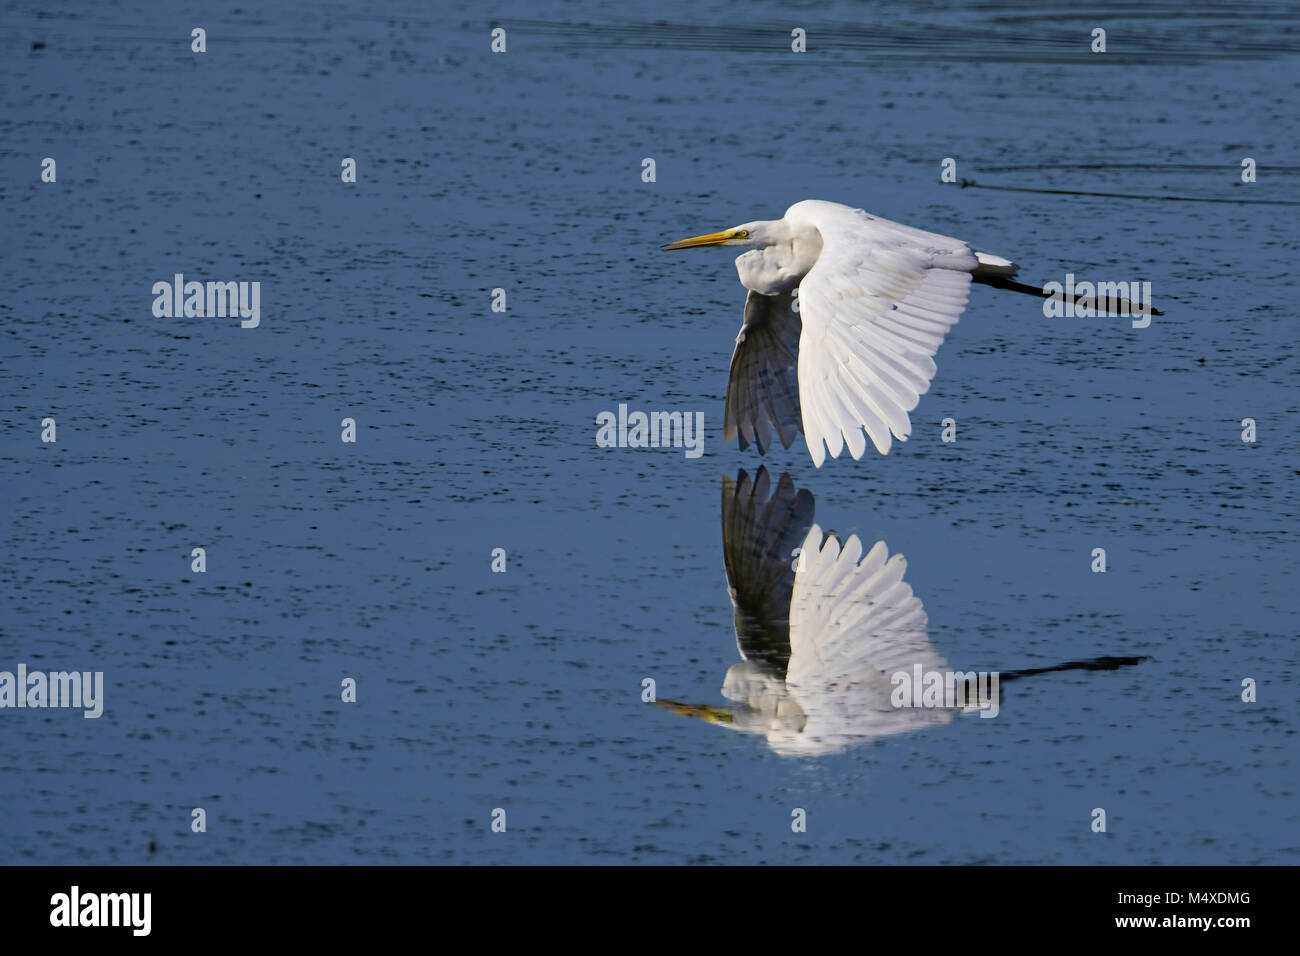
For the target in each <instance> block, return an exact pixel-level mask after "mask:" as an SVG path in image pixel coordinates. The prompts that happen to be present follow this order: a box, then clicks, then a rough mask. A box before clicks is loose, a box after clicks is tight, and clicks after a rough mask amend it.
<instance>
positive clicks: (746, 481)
mask: <svg viewBox="0 0 1300 956" xmlns="http://www.w3.org/2000/svg"><path fill="white" fill-rule="evenodd" d="M769 493H770V497H769ZM813 510H814V501H813V496H812V494H811V493H810V492H808V491H807V490H806V489H805V490H801V491H796V490H795V487H794V483H793V482H792V481H791V480H790V476H789V475H786V474H783V475H782V476H781V478H780V480H779V481H778V482H777V486H776V489H775V490H774V491H773V490H772V487H771V480H770V478H769V477H768V473H767V470H766V469H764V468H760V469H759V470H758V474H757V475H756V476H755V477H754V479H753V481H752V482H751V480H750V478H749V476H748V475H747V474H746V473H745V472H744V471H742V472H740V474H739V476H738V477H737V480H736V481H734V482H733V481H731V480H730V479H729V478H724V479H723V481H722V551H723V559H724V562H725V564H726V569H727V583H728V585H729V591H730V594H731V601H732V604H733V606H734V608H735V622H734V623H735V629H736V643H737V646H738V648H739V650H740V656H741V661H740V662H739V663H737V664H734V665H733V666H732V667H731V669H730V670H728V671H727V676H726V678H725V679H724V681H723V684H722V695H723V696H724V697H726V698H727V699H728V700H730V701H733V702H734V703H735V704H737V705H739V706H736V707H712V706H707V705H706V706H696V705H690V704H684V703H680V702H678V701H672V700H660V701H658V702H657V703H659V705H660V706H663V707H666V708H668V709H670V710H672V711H674V712H676V713H679V714H684V715H686V716H690V717H699V718H702V719H704V720H708V721H710V722H712V723H716V724H718V725H720V726H723V727H727V728H730V729H732V730H739V731H744V732H746V733H754V734H762V735H764V736H765V737H766V738H767V742H768V744H769V745H770V746H771V747H772V749H773V750H775V751H777V752H778V753H782V754H788V755H794V754H822V753H834V752H836V751H840V750H843V749H844V748H846V747H847V746H849V745H850V744H852V743H856V742H861V741H866V740H870V739H873V738H876V737H884V736H889V735H892V734H900V733H906V732H907V731H911V730H917V729H921V728H923V727H927V726H930V725H933V724H938V723H945V722H947V721H950V720H952V719H953V716H954V715H955V714H956V713H957V710H958V709H954V708H943V707H901V708H900V707H895V706H894V705H893V702H892V700H891V694H892V691H893V690H894V685H893V684H892V683H891V680H890V678H891V676H892V675H893V674H895V673H897V672H899V671H906V672H911V671H913V669H914V668H915V667H916V665H918V664H919V665H921V669H922V670H923V671H926V672H932V671H933V672H938V671H945V670H947V667H948V665H947V663H946V662H945V661H944V660H943V658H942V657H941V656H940V655H939V653H938V651H936V650H935V648H934V645H933V644H931V643H930V639H929V636H928V635H927V633H926V615H925V609H924V608H923V607H922V606H921V602H920V600H919V599H918V598H917V597H916V596H915V595H914V594H913V593H912V589H911V587H910V586H908V584H907V583H906V582H905V581H904V580H903V575H904V573H905V571H906V570H907V562H906V561H905V560H904V559H903V557H902V555H898V554H895V555H894V556H892V557H890V556H889V554H888V549H887V548H886V547H885V543H884V542H883V541H878V542H876V544H875V546H874V547H872V548H871V549H870V550H869V551H866V553H865V554H864V553H863V552H864V549H863V547H862V544H861V542H859V540H858V538H857V536H856V535H854V536H851V537H849V538H848V539H847V540H846V541H844V542H843V543H841V542H840V540H839V539H838V538H837V537H836V536H835V535H834V534H827V533H825V532H823V531H822V529H821V528H820V527H818V526H817V525H816V524H815V523H814V522H813ZM1138 660H1139V659H1138V658H1100V659H1098V660H1094V661H1075V662H1070V663H1068V664H1061V665H1056V666H1054V667H1045V668H1038V669H1035V670H1033V671H1020V672H1015V673H1003V674H1002V675H1001V680H1002V682H1004V683H1005V682H1006V681H1007V680H1011V679H1014V678H1015V677H1018V676H1024V675H1025V674H1029V673H1044V672H1047V671H1052V670H1071V669H1113V668H1115V667H1119V666H1123V665H1125V664H1135V663H1137V661H1138Z"/></svg>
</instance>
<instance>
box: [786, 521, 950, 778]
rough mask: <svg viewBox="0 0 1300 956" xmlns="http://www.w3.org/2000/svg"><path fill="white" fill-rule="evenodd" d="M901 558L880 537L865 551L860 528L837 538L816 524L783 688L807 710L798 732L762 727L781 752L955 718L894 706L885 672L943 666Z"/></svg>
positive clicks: (794, 606)
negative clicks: (777, 730) (769, 729)
mask: <svg viewBox="0 0 1300 956" xmlns="http://www.w3.org/2000/svg"><path fill="white" fill-rule="evenodd" d="M906 570H907V562H906V561H905V560H904V559H903V556H902V555H899V554H896V555H894V556H893V557H892V558H891V557H889V552H888V549H887V548H886V547H885V543H884V542H883V541H878V542H876V545H875V547H873V548H872V549H871V551H870V552H869V553H867V554H866V556H863V554H862V543H861V542H860V541H859V540H858V538H857V535H853V536H852V537H850V538H849V539H848V540H847V541H846V542H845V543H844V545H843V547H841V546H840V542H839V539H838V538H836V537H835V536H833V535H825V534H823V533H822V529H821V528H820V527H818V526H817V525H813V526H812V529H811V530H810V531H809V532H808V537H807V538H806V539H805V540H804V544H803V548H802V551H801V554H800V567H799V569H798V571H797V573H796V574H795V579H794V594H793V597H792V598H791V601H790V663H789V665H788V668H787V672H786V678H785V683H786V689H787V690H788V692H789V694H790V696H791V697H792V698H793V699H794V700H796V701H797V702H798V704H799V706H800V707H801V708H802V710H803V713H804V714H805V715H806V722H805V724H804V726H803V727H802V729H801V730H800V732H798V733H791V732H789V731H785V730H784V729H782V730H781V731H780V732H769V734H768V741H769V743H770V744H771V745H772V747H773V748H774V749H776V750H779V751H784V752H791V753H826V752H832V751H835V750H839V749H842V748H843V747H845V746H847V745H848V744H850V743H853V742H855V741H861V740H864V739H869V738H873V737H884V736H889V735H892V734H899V733H906V732H908V731H912V730H918V729H920V728H922V727H926V726H929V725H932V724H937V723H944V722H946V721H949V720H952V719H953V717H954V716H955V714H954V711H952V710H950V709H944V708H923V707H901V708H900V707H894V705H893V701H892V699H891V697H892V694H893V691H894V684H893V683H892V681H891V678H892V676H893V675H894V674H896V673H898V672H899V671H903V672H905V673H907V674H909V675H912V674H913V673H914V669H915V667H916V665H918V664H919V665H921V670H922V672H923V673H925V672H931V671H940V672H942V671H946V670H947V667H948V665H947V663H946V662H945V661H944V659H943V658H942V657H940V656H939V653H938V651H936V650H935V648H934V645H933V644H931V643H930V638H929V635H928V634H927V633H926V623H927V619H926V615H925V608H923V607H922V606H921V601H920V599H919V598H917V597H916V595H914V594H913V593H912V588H911V587H910V586H909V585H908V584H907V583H906V582H905V581H904V580H903V574H904V572H905V571H906Z"/></svg>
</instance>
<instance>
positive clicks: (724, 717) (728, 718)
mask: <svg viewBox="0 0 1300 956" xmlns="http://www.w3.org/2000/svg"><path fill="white" fill-rule="evenodd" d="M655 703H656V704H658V705H659V706H660V707H664V708H667V709H668V710H671V711H672V712H673V713H674V714H681V715H682V716H683V717H698V718H700V719H701V720H707V721H708V722H709V723H711V724H729V723H731V722H732V721H734V720H735V719H736V715H735V714H733V713H732V712H731V711H729V710H723V709H722V708H721V707H708V706H704V707H697V706H695V705H694V704H683V703H680V702H678V701H675V700H656V701H655Z"/></svg>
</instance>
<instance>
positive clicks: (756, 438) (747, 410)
mask: <svg viewBox="0 0 1300 956" xmlns="http://www.w3.org/2000/svg"><path fill="white" fill-rule="evenodd" d="M793 304H794V298H793V295H792V294H791V293H785V294H783V295H772V296H767V295H760V294H759V293H757V292H752V291H751V292H750V293H749V297H748V298H747V299H746V300H745V322H744V324H743V325H742V326H741V327H740V334H739V335H737V336H736V350H735V352H733V353H732V355H731V377H730V379H729V380H728V381H727V407H726V413H725V415H724V420H723V433H722V440H723V441H731V439H732V438H738V439H739V440H740V447H741V450H742V451H743V450H744V449H745V448H748V447H749V445H750V443H751V442H752V443H754V444H756V445H758V450H759V451H760V452H763V453H766V452H767V449H768V446H769V445H771V444H772V433H773V432H774V431H775V432H776V434H777V436H778V437H779V438H780V439H781V444H782V445H784V446H785V447H786V448H789V447H790V444H791V443H792V442H793V441H794V439H795V436H796V435H798V434H799V432H800V430H801V429H802V428H803V416H802V414H801V413H800V410H799V333H800V330H801V329H802V325H801V323H800V321H799V313H798V312H795V311H794V308H793Z"/></svg>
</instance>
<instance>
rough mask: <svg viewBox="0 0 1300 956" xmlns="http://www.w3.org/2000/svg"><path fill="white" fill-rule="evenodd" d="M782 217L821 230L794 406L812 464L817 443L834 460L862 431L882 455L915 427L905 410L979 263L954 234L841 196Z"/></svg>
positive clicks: (929, 372)
mask: <svg viewBox="0 0 1300 956" xmlns="http://www.w3.org/2000/svg"><path fill="white" fill-rule="evenodd" d="M786 218H787V219H791V220H793V221H795V222H796V223H803V224H810V225H812V226H814V227H815V228H816V229H817V230H818V232H820V233H821V237H822V251H821V254H820V256H818V258H817V262H816V264H815V265H814V266H813V267H812V268H811V269H810V270H809V271H808V274H807V275H806V276H804V278H803V281H802V282H801V283H800V284H799V317H800V318H801V319H802V321H803V332H802V335H801V336H800V339H799V403H800V406H801V409H802V417H803V432H804V437H805V439H807V442H808V450H809V451H810V452H811V453H812V458H813V462H814V464H816V465H817V466H818V467H820V466H821V464H822V462H823V461H825V459H826V452H825V449H823V443H824V444H825V446H826V448H828V449H829V450H830V454H831V457H832V458H834V457H837V456H838V455H839V454H840V452H841V451H842V450H843V448H844V446H845V445H847V446H848V449H849V452H850V453H851V454H852V455H853V457H854V458H860V457H861V456H862V453H863V452H864V451H865V450H866V447H867V446H866V440H865V439H864V437H863V429H865V430H866V434H867V435H868V436H870V438H871V441H872V443H873V444H874V445H875V446H876V449H877V450H878V451H879V452H880V453H881V454H882V455H884V454H887V453H888V452H889V448H890V443H891V439H890V435H891V433H892V435H893V436H894V437H896V438H898V439H899V440H900V441H905V440H906V439H907V436H908V435H909V434H911V430H912V423H911V420H910V419H909V418H908V414H907V413H908V412H910V411H911V410H912V409H914V408H915V407H916V404H917V402H918V401H919V400H920V397H921V396H922V395H924V394H925V392H926V391H927V390H928V389H929V388H930V380H931V379H932V378H933V377H934V373H935V365H934V353H935V352H936V351H938V349H939V345H940V344H941V343H942V342H943V337H944V335H945V334H946V333H947V331H948V328H949V327H950V326H951V325H953V323H955V322H956V321H957V318H958V316H960V315H961V313H962V310H963V309H964V308H965V307H966V299H967V298H968V297H969V295H970V281H971V276H970V273H971V272H972V271H973V270H974V269H975V268H976V267H977V266H978V265H979V261H978V260H977V259H976V257H975V253H973V252H972V251H971V249H970V247H969V246H967V245H966V244H965V243H964V242H962V241H961V240H959V239H952V238H950V237H948V236H940V235H937V234H935V233H931V232H925V231H923V230H921V229H913V228H912V227H911V226H904V225H900V224H899V223H896V222H890V221H889V220H888V219H880V218H878V217H876V216H872V215H870V214H868V213H866V212H863V211H862V210H861V209H852V208H850V207H849V206H842V205H840V204H839V203H831V202H822V201H820V200H807V201H805V202H801V203H796V204H795V205H793V206H791V207H790V208H789V209H788V210H787V211H786Z"/></svg>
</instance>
